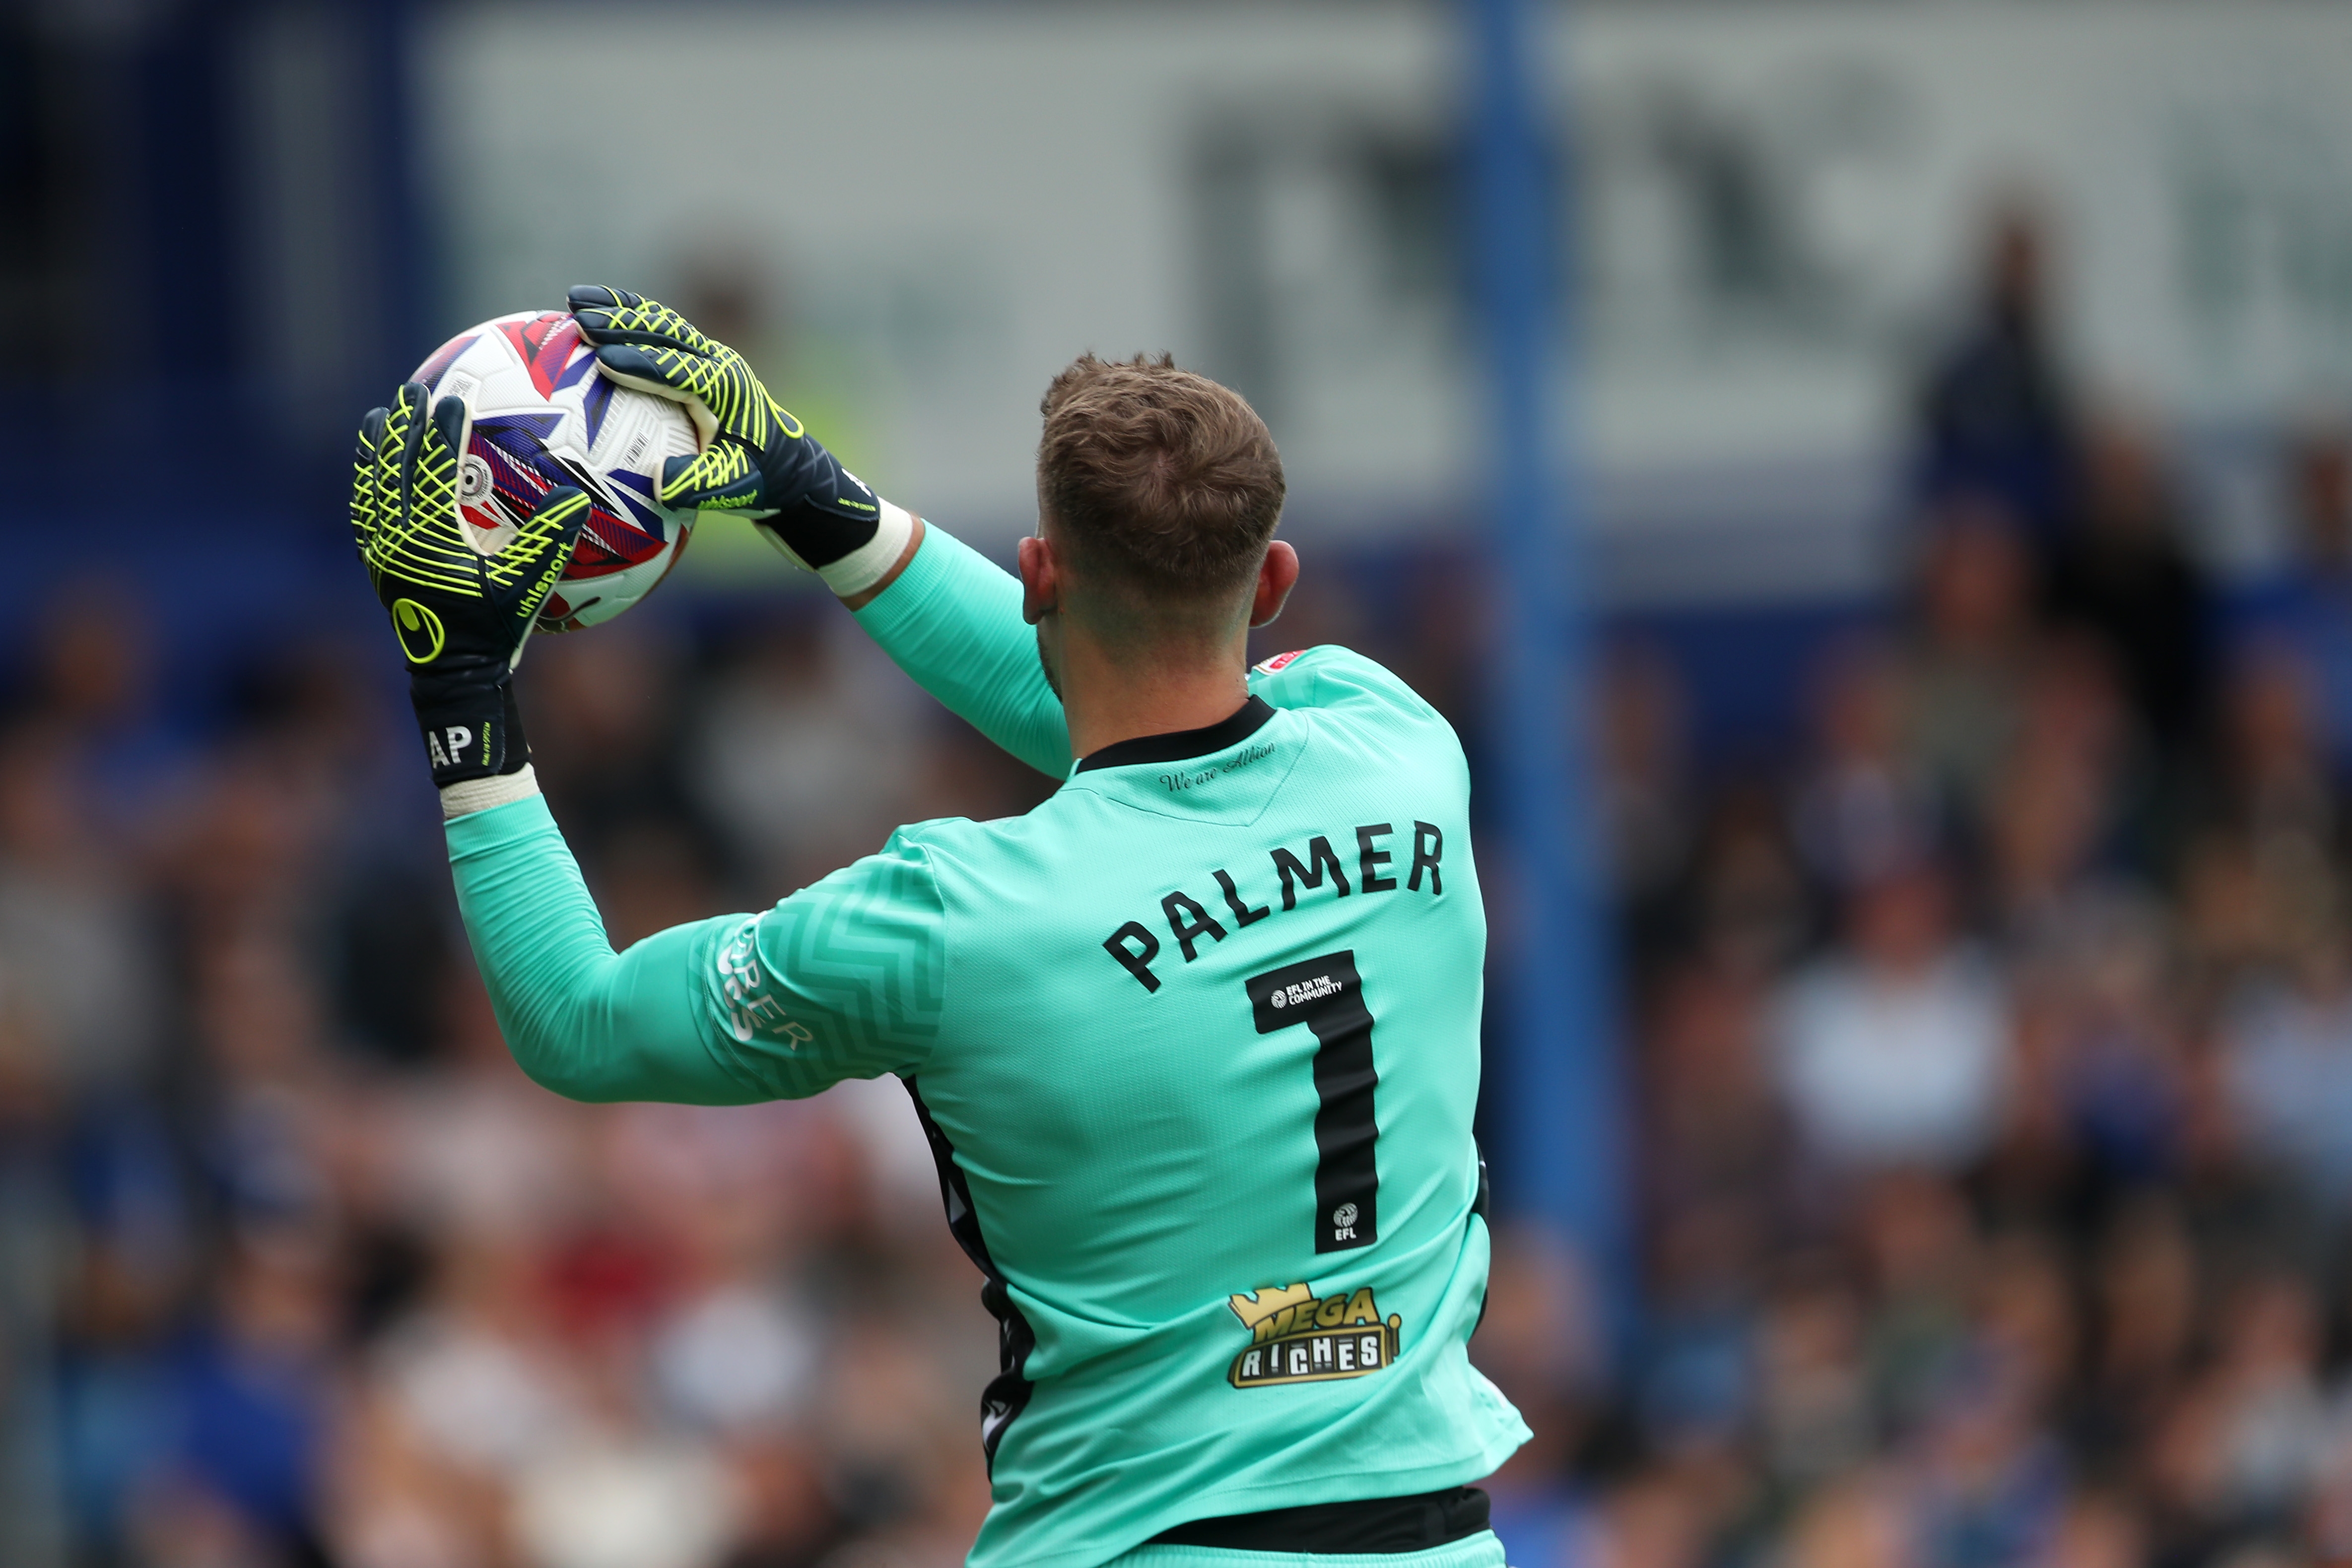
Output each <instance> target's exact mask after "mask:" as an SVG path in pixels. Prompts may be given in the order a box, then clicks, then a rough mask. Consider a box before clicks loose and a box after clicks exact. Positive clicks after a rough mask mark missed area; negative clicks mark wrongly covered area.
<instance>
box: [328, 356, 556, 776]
mask: <svg viewBox="0 0 2352 1568" xmlns="http://www.w3.org/2000/svg"><path fill="white" fill-rule="evenodd" d="M429 396H430V394H429V392H427V391H426V389H425V386H424V385H423V384H422V383H420V382H408V383H407V384H406V385H404V386H403V387H402V388H401V389H400V390H399V391H398V392H395V393H394V394H393V400H392V406H391V407H389V408H379V409H373V410H371V411H370V412H369V413H368V416H367V417H366V419H364V420H362V422H361V423H360V444H359V462H358V467H357V471H356V472H355V473H354V474H353V476H352V541H353V542H354V543H355V544H357V545H358V546H359V552H360V560H361V562H362V564H364V565H365V566H366V568H367V572H368V578H369V580H371V581H373V583H374V584H375V591H376V597H377V598H378V599H380V600H382V601H383V607H384V608H385V609H386V610H388V611H390V612H391V613H392V629H393V634H394V636H395V637H396V638H398V639H399V642H400V652H401V655H402V657H403V658H404V659H405V660H406V661H407V664H408V694H409V699H410V701H411V702H413V703H414V704H415V708H416V722H417V726H418V727H419V728H420V729H422V730H423V731H424V737H425V756H426V758H428V759H429V760H430V761H431V762H432V764H433V782H434V783H435V784H436V785H445V786H446V785H450V784H461V783H464V782H467V780H469V779H488V778H493V777H496V776H498V775H500V774H507V773H515V772H520V770H521V768H522V767H523V765H524V764H525V763H527V762H529V761H530V747H529V746H527V745H526V744H525V743H524V741H523V736H522V719H521V716H520V714H519V713H518V712H517V711H516V708H515V700H514V687H513V682H512V675H513V673H514V666H515V664H516V661H518V660H519V659H520V658H521V657H522V645H523V643H524V641H525V640H526V639H528V638H529V637H530V629H531V626H532V623H533V622H534V621H535V620H536V619H537V617H538V614H539V607H540V605H541V603H542V602H544V601H545V600H546V598H547V595H548V592H549V591H550V590H551V589H552V588H554V586H555V581H556V579H557V578H559V577H561V576H562V574H563V568H564V565H565V563H566V562H568V561H569V560H570V559H572V547H573V546H574V545H576V544H577V543H578V542H579V539H580V525H581V524H582V523H583V521H585V520H586V518H587V516H588V497H586V496H585V495H583V494H582V493H581V491H579V490H578V489H576V488H574V487H573V486H569V485H562V486H556V487H555V488H553V489H551V490H550V491H548V492H547V494H546V495H545V496H543V497H541V498H540V502H539V507H538V509H537V510H536V511H535V512H533V513H532V514H531V516H530V519H529V520H528V521H526V522H524V523H523V524H522V526H521V528H520V531H519V532H518V533H517V534H516V535H515V537H514V538H513V539H512V540H510V541H509V543H508V544H507V546H506V548H505V549H501V550H499V552H498V553H497V554H496V555H488V556H486V555H484V554H483V553H482V552H481V551H480V550H478V549H475V547H474V542H473V539H472V538H471V532H470V530H469V529H468V528H467V526H466V524H465V522H464V520H463V519H462V518H461V517H459V516H458V513H457V465H458V462H459V457H460V455H461V454H462V453H463V452H464V451H465V450H466V434H467V412H466V404H465V402H464V400H463V399H460V398H456V397H445V398H443V399H442V400H441V401H440V402H438V403H436V404H434V405H433V406H432V408H431V410H430V411H429V412H428V411H427V409H426V406H425V405H426V400H427V398H428V397H429Z"/></svg>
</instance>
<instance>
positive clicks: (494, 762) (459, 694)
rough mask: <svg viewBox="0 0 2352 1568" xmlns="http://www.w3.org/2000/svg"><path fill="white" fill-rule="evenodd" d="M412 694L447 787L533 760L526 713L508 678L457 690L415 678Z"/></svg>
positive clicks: (430, 756)
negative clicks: (524, 720)
mask: <svg viewBox="0 0 2352 1568" xmlns="http://www.w3.org/2000/svg"><path fill="white" fill-rule="evenodd" d="M409 700H410V702H411V703H412V704H413V705H414V706H415V709H416V727H417V729H418V731H419V733H420V736H421V738H422V739H423V740H424V742H425V760H426V761H427V762H429V763H431V764H432V767H433V782H434V783H435V784H436V785H438V786H439V787H441V788H443V789H446V788H448V787H449V786H450V785H452V784H463V783H466V782H467V781H468V780H471V779H495V778H498V777H499V776H501V775H504V774H509V773H517V772H520V771H521V770H522V769H523V768H526V767H528V766H530V743H529V742H528V741H526V740H525V739H524V738H523V734H522V713H521V710H520V709H519V708H517V707H516V706H515V697H514V685H513V683H512V682H511V681H509V680H507V679H503V678H502V679H500V680H499V682H498V683H497V684H496V685H484V686H467V687H460V688H458V689H456V690H450V689H447V688H444V687H433V688H427V687H425V686H423V685H421V683H417V682H415V681H412V682H411V683H410V686H409Z"/></svg>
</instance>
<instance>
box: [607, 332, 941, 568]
mask: <svg viewBox="0 0 2352 1568" xmlns="http://www.w3.org/2000/svg"><path fill="white" fill-rule="evenodd" d="M571 307H572V319H573V320H575V321H577V322H579V323H580V335H581V336H582V337H583V338H585V339H587V340H588V341H590V342H592V343H593V344H595V345H596V359H597V361H598V362H599V363H600V364H602V365H603V366H604V373H605V374H606V375H608V376H610V377H612V378H613V380H614V381H616V382H620V383H621V384H622V385H624V386H632V387H636V388H638V389H639V390H641V391H644V392H654V393H656V394H657V395H659V396H662V397H667V398H675V399H676V400H677V401H678V402H683V403H684V404H686V405H687V412H688V413H689V414H691V415H693V417H694V421H695V424H696V427H697V429H698V432H699V434H701V436H702V450H701V451H700V452H698V453H697V454H696V455H694V456H691V457H672V458H670V459H669V460H668V461H667V463H666V464H665V465H664V466H663V469H662V482H661V487H660V490H659V492H658V495H657V497H656V498H657V499H659V500H660V502H661V504H662V505H663V506H665V507H671V508H672V509H674V510H683V509H685V508H687V507H695V508H698V509H700V510H704V511H731V512H736V513H739V514H740V515H742V516H744V517H751V518H752V519H753V520H754V521H756V522H757V523H758V524H759V525H760V527H761V530H762V531H764V532H765V533H767V534H768V535H769V536H770V538H772V539H773V540H774V541H775V542H776V543H777V544H778V545H779V546H781V547H782V549H783V550H784V551H785V553H787V554H789V555H790V556H791V557H792V558H793V559H795V560H797V561H799V562H800V563H801V564H802V565H803V566H805V567H807V568H808V569H809V570H812V571H816V572H819V573H821V574H824V576H825V578H826V580H827V581H829V582H831V581H833V580H834V576H835V574H833V573H829V572H826V571H825V569H826V568H827V567H830V566H833V565H835V563H836V562H841V561H844V560H846V559H850V558H851V557H852V556H853V555H855V554H856V552H858V551H859V550H860V549H862V548H863V547H865V546H866V545H868V544H870V543H871V542H872V541H873V540H874V538H875V537H876V534H877V530H879V529H880V528H881V526H882V524H883V522H884V517H885V508H886V507H887V503H886V502H884V501H883V499H882V497H879V496H877V495H876V494H875V493H874V492H873V491H872V490H870V489H868V488H866V484H865V482H864V481H862V480H860V479H859V478H858V477H857V476H856V475H855V474H852V473H851V472H850V471H849V470H848V469H846V468H844V467H843V466H842V465H841V464H840V463H839V461H838V460H836V459H835V457H834V455H833V454H831V453H830V452H827V451H826V450H825V449H824V447H823V446H822V445H820V444H818V443H817V440H816V438H815V437H814V436H812V435H810V434H808V432H807V431H805V430H803V428H802V426H801V422H800V421H799V420H797V419H794V418H793V416H792V415H791V414H790V413H786V412H785V411H784V409H783V406H782V404H780V403H778V402H776V400H775V399H774V398H772V397H771V396H769V395H768V389H767V388H765V387H763V386H761V384H760V378H759V377H757V376H755V375H753V374H752V373H751V366H750V365H748V364H746V363H745V362H744V361H743V356H742V355H740V354H739V353H737V352H736V351H735V350H732V349H730V348H729V347H727V346H726V345H725V344H724V343H715V342H713V341H711V340H709V338H706V337H704V336H703V335H702V334H701V333H700V332H698V331H696V330H695V329H694V324H693V323H692V322H690V321H688V319H686V318H685V317H683V316H681V315H679V314H678V313H677V311H675V310H673V309H671V308H669V307H668V306H667V305H664V304H662V303H661V302H660V301H659V300H656V299H647V298H645V297H644V296H642V295H638V294H632V293H630V292H629V291H628V290H627V289H625V288H606V287H600V286H595V285H583V286H582V287H577V288H574V289H572V296H571ZM894 559H895V558H894ZM834 586H835V590H836V591H842V587H841V584H840V583H838V582H835V583H834Z"/></svg>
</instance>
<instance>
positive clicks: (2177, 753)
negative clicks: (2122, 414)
mask: <svg viewBox="0 0 2352 1568" xmlns="http://www.w3.org/2000/svg"><path fill="white" fill-rule="evenodd" d="M2163 463H2164V458H2163V455H2162V453H2161V451H2160V450H2159V448H2158V444H2157V442H2156V439H2155V437H2154V435H2153V434H2151V433H2150V432H2148V431H2147V430H2144V429H2140V428H2137V427H2135V426H2133V425H2131V424H2128V423H2123V422H2121V421H2114V420H2110V421H2108V422H2105V423H2102V424H2100V425H2098V426H2096V427H2095V428H2094V429H2093V431H2092V432H2091V434H2090V436H2089V438H2088V440H2087V441H2086V442H2085V443H2084V455H2083V465H2082V480H2081V486H2080V488H2081V497H2082V499H2081V502H2080V505H2079V507H2078V508H2077V510H2076V513H2075V517H2074V523H2073V526H2072V527H2071V528H2069V530H2068V531H2067V534H2066V537H2065V538H2064V539H2063V541H2062V542H2061V543H2060V545H2059V546H2058V548H2057V549H2056V551H2055V559H2053V563H2052V566H2051V572H2050V580H2049V581H2048V583H2047V584H2046V585H2045V587H2046V592H2047V594H2048V599H2049V608H2050V614H2051V616H2052V618H2053V620H2054V621H2055V622H2057V623H2058V624H2060V625H2062V626H2074V627H2080V628H2082V629H2084V630H2085V631H2087V632H2091V633H2092V634H2094V635H2095V636H2096V637H2097V638H2098V639H2099V641H2100V642H2101V643H2104V644H2105V647H2106V649H2107V651H2108V652H2109V653H2110V654H2111V656H2112V657H2113V658H2114V660H2115V663H2116V671H2117V673H2118V674H2120V675H2121V676H2122V678H2123V685H2124V691H2125V694H2126V696H2127V697H2128V699H2129V701H2130V704H2131V709H2132V712H2133V715H2134V716H2135V717H2136V718H2137V721H2138V725H2139V728H2140V732H2141V734H2142V735H2143V736H2145V737H2147V739H2148V740H2149V741H2151V742H2153V743H2154V744H2156V745H2157V746H2158V747H2160V748H2161V749H2162V750H2163V751H2164V753H2165V754H2166V755H2167V756H2168V758H2175V759H2179V760H2182V761H2186V760H2188V749H2189V747H2191V746H2192V745H2193V744H2194V743H2195V742H2196V740H2197V739H2198V738H2199V735H2200V727H2201V725H2202V722H2203V720H2204V717H2205V704H2206V698H2207V688H2208V686H2209V685H2210V676H2211V668H2210V664H2211V660H2210V645H2211V630H2210V628H2211V622H2212V609H2211V606H2210V590H2209V589H2208V587H2207V585H2206V581H2205V573H2204V570H2203V569H2202V568H2201V567H2200V566H2199V564H2198V562H2197V559H2196V558H2195V557H2194V556H2192V555H2191V554H2190V553H2189V544H2188V540H2187V539H2186V538H2184V532H2185V530H2184V528H2183V527H2182V524H2181V519H2180V515H2179V502H2178V499H2177V497H2176V496H2175V495H2174V494H2173V487H2172V485H2171V483H2170V481H2169V479H2168V476H2166V474H2165V472H2164V468H2163Z"/></svg>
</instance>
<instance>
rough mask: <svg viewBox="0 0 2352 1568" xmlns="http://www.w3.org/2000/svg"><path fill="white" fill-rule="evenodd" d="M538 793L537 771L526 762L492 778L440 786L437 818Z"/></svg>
mask: <svg viewBox="0 0 2352 1568" xmlns="http://www.w3.org/2000/svg"><path fill="white" fill-rule="evenodd" d="M538 793H539V775H538V774H537V773H535V772H533V771H531V766H530V763H528V762H526V763H524V764H523V765H522V768H521V770H520V772H516V773H501V774H499V775H498V776H497V777H496V778H493V779H467V780H466V781H465V782H464V783H462V784H444V785H443V786H442V787H441V820H442V821H445V822H447V821H456V820H457V818H459V817H465V816H470V815H472V814H473V813H474V812H476V811H487V810H489V809H490V808H491V807H493V806H503V805H505V804H507V803H508V802H509V801H510V800H527V799H529V798H530V797H531V796H533V795H536V794H538Z"/></svg>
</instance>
